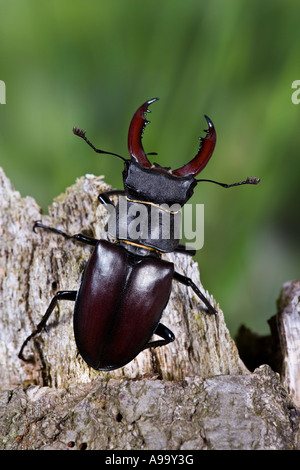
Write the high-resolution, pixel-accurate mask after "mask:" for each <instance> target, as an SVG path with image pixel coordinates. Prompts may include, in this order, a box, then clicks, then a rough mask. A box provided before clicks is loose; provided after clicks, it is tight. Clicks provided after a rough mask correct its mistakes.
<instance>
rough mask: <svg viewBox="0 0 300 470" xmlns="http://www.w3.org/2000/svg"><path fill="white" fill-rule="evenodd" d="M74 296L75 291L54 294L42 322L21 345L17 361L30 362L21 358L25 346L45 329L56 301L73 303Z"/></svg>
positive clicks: (30, 358)
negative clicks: (70, 301)
mask: <svg viewBox="0 0 300 470" xmlns="http://www.w3.org/2000/svg"><path fill="white" fill-rule="evenodd" d="M76 295H77V291H76V290H62V291H59V292H57V293H56V294H55V296H54V297H53V299H52V300H51V302H50V305H49V307H48V308H47V310H46V313H45V315H44V316H43V318H42V320H41V321H40V323H39V324H38V325H37V327H36V329H35V330H34V331H33V332H32V333H31V335H29V336H28V338H26V339H25V341H24V343H23V344H22V347H21V349H20V352H19V354H18V357H19V359H21V360H22V361H25V362H32V357H29V358H25V357H24V356H23V351H24V348H25V346H26V345H27V343H28V342H29V341H30V340H31V339H32V338H34V336H36V335H38V334H39V333H40V332H41V331H42V329H43V328H45V326H46V323H47V320H48V318H49V317H50V315H51V313H52V312H53V310H54V308H55V307H56V304H57V301H58V300H72V301H73V302H74V301H75V299H76Z"/></svg>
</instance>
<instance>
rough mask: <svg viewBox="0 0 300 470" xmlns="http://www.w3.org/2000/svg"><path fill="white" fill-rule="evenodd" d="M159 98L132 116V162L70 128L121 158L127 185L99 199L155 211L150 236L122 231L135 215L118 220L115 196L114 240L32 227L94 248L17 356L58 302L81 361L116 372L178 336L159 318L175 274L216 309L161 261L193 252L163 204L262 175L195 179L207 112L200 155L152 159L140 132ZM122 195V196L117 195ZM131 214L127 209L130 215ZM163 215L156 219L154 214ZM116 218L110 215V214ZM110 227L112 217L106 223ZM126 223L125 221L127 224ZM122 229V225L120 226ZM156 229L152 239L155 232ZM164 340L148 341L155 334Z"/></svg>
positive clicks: (211, 135) (206, 142)
mask: <svg viewBox="0 0 300 470" xmlns="http://www.w3.org/2000/svg"><path fill="white" fill-rule="evenodd" d="M156 100H157V98H155V99H152V100H149V101H146V102H145V103H144V104H143V105H142V106H141V107H140V108H138V110H137V111H136V113H135V114H134V116H133V118H132V120H131V123H130V126H129V134H128V149H129V155H130V159H125V158H123V157H121V156H120V155H117V154H114V153H111V152H105V151H103V150H100V149H97V148H95V147H94V145H93V144H92V143H91V142H90V141H89V140H88V139H87V137H86V135H85V131H83V130H80V129H79V128H76V127H74V129H73V132H74V134H75V135H77V136H79V137H81V138H82V139H83V140H85V141H86V142H87V144H88V145H89V146H90V147H92V148H93V150H95V151H96V152H97V153H106V154H110V155H115V156H117V157H119V158H121V159H122V160H123V161H124V166H125V168H124V171H123V182H124V190H112V191H108V192H105V193H102V194H100V195H99V196H98V199H99V201H100V202H101V203H102V204H104V206H105V207H106V208H107V209H111V207H114V205H113V202H112V200H111V199H110V196H112V195H119V196H121V197H124V195H125V198H126V204H127V208H129V209H130V207H132V205H135V206H136V205H137V206H138V207H140V208H142V206H143V207H146V208H147V214H148V215H149V209H151V210H154V215H153V213H152V212H151V216H150V220H149V223H148V225H149V226H151V233H150V235H149V233H146V234H140V235H139V236H138V237H137V238H136V237H134V236H133V235H132V234H130V233H128V230H126V229H127V228H128V226H129V222H130V221H131V220H132V218H130V217H129V215H128V216H127V218H126V217H125V219H124V217H123V221H122V222H120V220H121V218H122V214H121V212H120V211H118V209H119V204H120V199H119V202H118V204H117V206H116V207H115V214H114V217H115V219H114V221H115V222H116V225H118V224H117V222H120V224H119V225H120V226H119V227H118V229H117V231H116V233H115V234H114V242H110V241H107V240H96V239H94V238H90V237H87V236H85V235H84V234H81V233H79V234H76V235H69V234H67V233H65V232H62V231H61V230H58V229H56V228H53V227H49V226H46V225H43V224H42V223H41V222H35V224H34V230H35V229H36V228H41V229H46V230H50V231H51V232H54V233H57V234H59V235H62V236H63V237H65V238H67V239H72V240H76V241H79V242H82V243H87V244H89V245H93V246H94V247H95V248H94V251H93V253H92V255H91V257H90V259H89V261H88V263H87V265H86V268H85V270H84V273H83V276H82V280H81V284H80V287H79V290H78V291H68V290H67V291H59V292H57V293H56V294H55V296H54V297H53V299H52V301H51V303H50V305H49V307H48V309H47V311H46V313H45V315H44V316H43V318H42V320H41V322H40V323H39V324H38V326H37V328H36V330H35V331H33V333H32V334H31V335H30V336H28V338H27V339H26V340H25V341H24V343H23V345H22V348H21V350H20V353H19V358H20V359H22V360H24V361H26V360H29V359H25V358H24V356H23V350H24V348H25V346H26V345H27V343H28V341H29V340H31V339H32V338H33V337H34V336H35V335H37V334H38V333H40V332H41V330H42V329H43V328H44V326H45V325H46V322H47V320H48V318H49V316H50V315H51V313H52V311H53V310H54V308H55V306H56V304H57V302H58V301H59V300H71V301H74V302H75V309H74V335H75V341H76V345H77V348H78V351H79V353H80V354H81V356H82V357H83V359H84V360H85V361H86V363H87V364H88V365H89V366H91V367H93V368H94V369H97V370H106V371H109V370H113V369H118V368H120V367H123V366H124V365H126V364H127V363H129V362H130V361H131V360H133V359H134V358H135V357H136V356H137V355H138V354H139V353H140V352H141V351H142V350H144V349H146V348H150V347H157V346H163V345H166V344H168V343H170V342H171V341H174V339H175V337H174V335H173V333H172V332H171V331H170V330H169V329H168V328H167V327H166V326H164V325H163V324H162V323H160V319H161V316H162V313H163V310H164V309H165V307H166V305H167V303H168V300H169V296H170V293H171V287H172V281H173V279H174V280H176V281H178V282H180V283H182V284H184V285H186V286H189V287H191V288H192V289H193V291H194V293H195V294H196V295H197V296H198V297H199V298H200V299H201V300H202V302H203V303H204V304H205V306H206V307H207V312H208V313H210V314H216V313H217V312H216V310H215V309H214V307H213V306H212V305H211V304H210V303H209V301H208V300H207V299H206V297H205V296H204V295H203V294H202V292H201V291H200V290H199V289H198V287H197V286H196V285H195V284H194V282H193V281H192V280H191V279H190V278H188V277H186V276H184V275H183V274H180V273H179V272H177V271H175V268H174V264H173V263H171V262H167V261H164V260H162V259H161V253H166V252H173V251H181V252H185V253H187V254H194V253H192V251H191V250H188V249H187V248H186V247H185V246H184V245H180V243H179V241H180V240H179V239H178V238H177V237H176V234H175V232H176V230H175V228H176V220H175V219H176V214H177V212H178V210H177V211H172V210H167V209H165V206H164V204H165V203H167V204H177V206H179V208H180V207H182V206H183V205H184V204H185V203H186V202H187V201H188V200H189V199H190V197H191V196H192V194H193V188H194V187H195V186H196V185H197V183H199V182H200V181H210V182H212V183H216V184H219V185H221V186H223V187H225V188H229V187H232V186H237V185H241V184H257V183H259V181H260V180H259V178H252V177H251V178H247V180H246V181H242V182H239V183H234V184H229V185H228V184H223V183H218V182H217V181H211V180H197V179H196V178H195V177H196V175H197V174H198V173H200V171H202V170H203V168H204V167H205V166H206V164H207V163H208V161H209V159H210V157H211V156H212V153H213V150H214V147H215V143H216V132H215V128H214V125H213V123H212V121H211V120H210V119H209V118H208V117H207V116H205V118H206V121H207V123H208V130H207V131H205V132H206V136H205V137H204V138H200V148H199V151H198V153H197V155H196V156H195V157H194V158H193V159H192V160H191V161H190V162H189V163H187V164H185V165H184V166H182V167H181V168H178V169H176V170H171V168H165V167H162V166H160V165H158V164H157V163H154V164H151V163H150V161H149V160H148V158H147V155H149V154H146V153H145V152H144V149H143V145H142V133H143V131H144V128H145V125H146V124H148V121H147V120H146V112H150V111H149V110H148V106H149V105H150V104H151V103H153V102H154V101H156ZM122 195H123V196H122ZM129 212H130V211H128V214H129ZM165 213H168V215H169V217H170V220H171V222H172V223H171V226H172V227H173V228H171V229H170V230H171V233H170V234H169V235H170V236H169V237H167V238H164V237H163V236H162V235H161V228H162V222H161V219H162V217H161V216H162V215H164V214H165ZM157 215H158V216H160V217H156V216H157ZM111 217H113V216H111ZM108 225H109V221H108ZM126 225H127V226H126ZM124 228H125V230H124ZM153 231H154V232H155V233H156V237H153V236H151V235H153ZM154 333H155V334H156V335H158V336H159V337H160V338H161V339H158V340H151V337H152V336H153V334H154Z"/></svg>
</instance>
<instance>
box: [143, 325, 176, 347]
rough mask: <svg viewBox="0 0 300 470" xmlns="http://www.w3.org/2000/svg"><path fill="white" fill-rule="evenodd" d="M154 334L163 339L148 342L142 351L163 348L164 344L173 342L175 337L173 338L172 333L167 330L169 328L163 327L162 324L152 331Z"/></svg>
mask: <svg viewBox="0 0 300 470" xmlns="http://www.w3.org/2000/svg"><path fill="white" fill-rule="evenodd" d="M154 334H155V335H158V336H160V337H161V338H163V339H158V340H155V341H150V342H149V343H147V344H146V346H145V347H144V349H147V348H157V347H158V346H165V345H166V344H169V343H171V342H172V341H174V339H175V336H174V334H173V333H172V331H171V330H169V328H167V327H166V326H165V325H163V324H162V323H159V324H158V325H157V328H156V330H155V331H154Z"/></svg>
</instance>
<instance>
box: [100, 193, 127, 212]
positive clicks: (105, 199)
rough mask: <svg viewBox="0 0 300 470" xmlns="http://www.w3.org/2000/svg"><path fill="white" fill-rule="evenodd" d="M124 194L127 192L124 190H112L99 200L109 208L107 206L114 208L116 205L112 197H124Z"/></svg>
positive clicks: (103, 194) (102, 195) (101, 195)
mask: <svg viewBox="0 0 300 470" xmlns="http://www.w3.org/2000/svg"><path fill="white" fill-rule="evenodd" d="M124 194H125V191H124V190H123V189H111V190H110V191H106V192H105V193H101V194H99V196H98V200H99V201H100V202H101V204H103V205H104V206H105V207H106V208H107V206H111V205H112V206H114V203H113V201H112V200H111V199H110V196H121V195H122V196H123V195H124Z"/></svg>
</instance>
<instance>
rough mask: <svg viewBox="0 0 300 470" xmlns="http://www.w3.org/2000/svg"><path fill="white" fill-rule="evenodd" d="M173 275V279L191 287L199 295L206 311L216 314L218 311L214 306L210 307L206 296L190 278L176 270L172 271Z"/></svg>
mask: <svg viewBox="0 0 300 470" xmlns="http://www.w3.org/2000/svg"><path fill="white" fill-rule="evenodd" d="M173 277H174V279H176V281H179V282H181V284H184V285H185V286H188V287H191V288H192V289H193V291H194V292H195V294H196V295H197V296H198V297H199V299H201V300H202V302H203V303H204V304H205V305H206V307H207V309H208V313H211V314H213V315H217V313H218V312H217V311H216V310H215V309H214V307H212V305H211V304H210V303H209V301H208V300H207V299H206V297H205V296H204V295H203V294H202V292H201V291H200V290H199V289H198V287H197V286H196V284H195V283H194V282H193V281H192V279H190V278H189V277H187V276H183V275H182V274H180V273H178V272H176V271H175V272H174V275H173Z"/></svg>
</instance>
